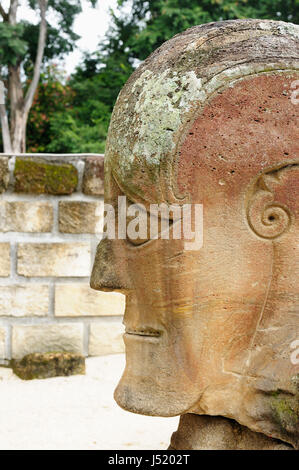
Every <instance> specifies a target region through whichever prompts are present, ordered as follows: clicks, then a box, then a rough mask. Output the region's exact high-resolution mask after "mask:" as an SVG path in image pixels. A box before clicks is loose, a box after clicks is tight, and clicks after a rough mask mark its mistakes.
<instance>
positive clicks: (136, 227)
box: [126, 203, 151, 246]
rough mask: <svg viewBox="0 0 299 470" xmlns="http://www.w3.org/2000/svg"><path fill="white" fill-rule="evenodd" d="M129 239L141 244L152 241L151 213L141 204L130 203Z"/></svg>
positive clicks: (136, 244) (127, 224)
mask: <svg viewBox="0 0 299 470" xmlns="http://www.w3.org/2000/svg"><path fill="white" fill-rule="evenodd" d="M126 234H127V241H128V242H130V243H131V244H132V245H134V246H140V245H143V244H144V243H146V242H148V241H150V239H151V234H150V214H149V213H148V212H147V211H146V209H145V208H144V207H141V206H140V205H139V204H133V203H128V206H127V219H126Z"/></svg>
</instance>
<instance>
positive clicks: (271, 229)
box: [247, 173, 291, 240]
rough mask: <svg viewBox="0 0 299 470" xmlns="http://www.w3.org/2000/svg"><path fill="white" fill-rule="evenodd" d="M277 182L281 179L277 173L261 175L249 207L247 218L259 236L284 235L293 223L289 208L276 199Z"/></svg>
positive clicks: (268, 237)
mask: <svg viewBox="0 0 299 470" xmlns="http://www.w3.org/2000/svg"><path fill="white" fill-rule="evenodd" d="M276 184H279V179H278V178H277V176H276V175H275V173H274V174H271V175H270V174H265V175H262V176H260V177H259V178H258V180H257V181H256V183H255V185H254V189H253V191H252V194H251V196H250V198H249V203H248V207H247V219H248V223H249V226H250V227H251V229H252V230H253V232H254V233H255V234H256V235H258V236H259V237H262V238H265V239H272V240H273V239H275V238H277V237H279V236H280V235H282V234H283V233H284V232H285V231H286V230H287V229H288V228H289V226H290V224H291V214H290V211H289V209H288V208H287V207H285V206H284V205H283V204H280V203H279V201H275V197H274V187H275V185H276Z"/></svg>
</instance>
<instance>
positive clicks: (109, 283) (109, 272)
mask: <svg viewBox="0 0 299 470" xmlns="http://www.w3.org/2000/svg"><path fill="white" fill-rule="evenodd" d="M113 243H117V241H116V240H109V239H107V238H105V239H103V240H102V241H101V242H100V243H99V245H98V247H97V251H96V256H95V260H94V264H93V269H92V273H91V279H90V287H91V288H92V289H95V290H102V291H109V292H111V291H114V292H115V291H116V292H121V293H123V294H125V293H126V292H127V290H128V289H129V286H128V282H127V280H126V279H123V277H124V276H121V268H122V264H123V263H120V262H119V257H117V258H118V260H116V257H115V256H114V250H113Z"/></svg>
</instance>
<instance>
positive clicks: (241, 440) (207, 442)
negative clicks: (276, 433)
mask: <svg viewBox="0 0 299 470" xmlns="http://www.w3.org/2000/svg"><path fill="white" fill-rule="evenodd" d="M168 450H294V448H293V447H292V446H290V445H289V444H286V443H285V442H282V441H279V440H278V439H272V438H271V437H268V436H265V435H264V434H261V433H257V432H253V431H251V430H250V429H248V428H246V427H245V426H241V425H240V424H239V423H237V422H236V421H234V420H231V419H228V418H223V417H222V416H200V415H195V414H185V415H182V416H181V419H180V423H179V427H178V430H177V431H176V432H174V433H173V434H172V437H171V444H170V447H169V449H168Z"/></svg>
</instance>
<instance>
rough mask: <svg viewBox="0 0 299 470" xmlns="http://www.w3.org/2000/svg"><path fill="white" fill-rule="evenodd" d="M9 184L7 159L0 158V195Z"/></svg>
mask: <svg viewBox="0 0 299 470" xmlns="http://www.w3.org/2000/svg"><path fill="white" fill-rule="evenodd" d="M8 182H9V169H8V158H7V157H1V158H0V193H3V192H4V191H5V190H6V189H7V186H8Z"/></svg>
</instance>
